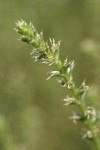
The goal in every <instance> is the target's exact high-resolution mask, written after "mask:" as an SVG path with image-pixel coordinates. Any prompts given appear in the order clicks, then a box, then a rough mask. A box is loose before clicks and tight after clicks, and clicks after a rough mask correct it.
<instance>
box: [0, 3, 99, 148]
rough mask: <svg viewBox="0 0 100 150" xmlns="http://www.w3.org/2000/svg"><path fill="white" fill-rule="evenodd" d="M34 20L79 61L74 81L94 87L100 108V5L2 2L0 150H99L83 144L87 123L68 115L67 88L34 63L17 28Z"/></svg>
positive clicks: (92, 96) (64, 52)
mask: <svg viewBox="0 0 100 150" xmlns="http://www.w3.org/2000/svg"><path fill="white" fill-rule="evenodd" d="M21 18H22V19H23V20H26V21H28V22H30V21H31V22H32V23H33V24H34V26H35V27H36V28H37V29H38V30H39V31H41V29H43V31H44V36H45V39H47V38H49V37H53V38H55V39H56V40H57V41H59V40H61V41H62V45H61V49H62V50H61V59H62V60H63V59H65V57H66V56H68V59H69V60H75V62H76V66H75V70H74V78H75V82H76V85H77V86H79V85H80V84H81V83H82V81H83V80H84V79H86V83H87V84H88V85H90V86H93V87H94V88H93V89H91V92H89V94H88V97H90V99H91V102H92V104H94V105H96V106H97V108H98V109H99V108H100V101H99V98H100V96H99V93H100V90H99V88H100V78H99V77H100V76H99V75H100V69H99V67H100V1H99V0H0V150H84V149H86V150H91V149H92V150H94V147H93V145H92V144H90V143H89V142H87V141H86V140H82V139H81V137H82V131H81V128H82V125H81V124H78V125H73V123H72V121H70V120H69V119H68V117H69V116H70V115H71V114H72V113H73V111H74V109H75V108H73V107H65V106H64V105H63V104H64V102H63V98H64V97H65V93H66V92H65V90H64V89H63V88H61V87H59V86H58V84H57V82H56V81H55V80H53V79H52V80H51V81H48V82H47V81H46V80H45V79H46V78H47V72H48V70H49V69H48V67H47V66H45V65H40V64H39V63H34V62H33V60H32V59H31V55H30V52H31V50H32V47H31V46H29V45H27V44H26V43H22V42H19V41H18V40H17V39H18V38H19V36H18V34H17V33H16V32H15V31H14V30H13V28H14V27H15V22H16V21H17V20H19V19H21Z"/></svg>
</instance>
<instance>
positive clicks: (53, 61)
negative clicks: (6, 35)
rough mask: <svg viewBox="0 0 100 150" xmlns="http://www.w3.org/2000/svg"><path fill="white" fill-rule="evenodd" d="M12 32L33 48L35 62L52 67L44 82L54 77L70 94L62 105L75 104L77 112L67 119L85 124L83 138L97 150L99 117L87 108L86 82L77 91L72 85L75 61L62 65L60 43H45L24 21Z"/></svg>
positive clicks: (98, 149) (50, 41)
mask: <svg viewBox="0 0 100 150" xmlns="http://www.w3.org/2000/svg"><path fill="white" fill-rule="evenodd" d="M15 30H16V31H17V32H18V33H20V34H21V37H20V40H21V41H24V42H27V43H29V44H31V45H32V46H33V50H32V52H31V55H32V58H33V59H34V61H41V63H45V64H48V65H49V66H51V65H55V67H56V70H53V71H51V72H49V76H48V78H47V79H51V78H53V77H57V80H58V82H59V83H60V85H61V86H62V87H65V88H67V89H68V90H69V91H70V92H69V93H67V94H66V97H65V98H64V102H65V105H77V106H78V107H79V108H80V112H78V113H77V112H76V113H74V114H73V116H72V117H70V119H72V120H73V121H74V122H75V121H80V122H82V123H83V124H84V126H85V132H84V134H83V138H87V139H89V140H91V141H93V142H94V144H95V145H96V149H97V150H100V148H98V146H97V145H98V144H97V143H98V142H97V141H98V140H97V139H98V138H97V137H98V129H97V128H96V122H97V121H98V120H99V118H100V116H99V115H98V112H97V111H96V109H95V108H94V107H93V106H88V105H87V103H86V100H85V95H86V92H87V91H88V90H89V87H88V86H87V85H85V81H83V83H82V84H81V86H80V87H79V88H76V86H75V83H74V81H73V75H72V73H73V69H74V66H75V63H74V61H71V62H68V60H67V59H65V60H64V62H62V61H61V60H60V56H59V54H60V41H59V42H57V43H56V42H55V40H54V39H51V38H50V39H49V40H48V42H45V41H44V38H43V32H40V33H38V32H37V30H36V28H35V27H34V26H33V25H32V23H29V24H28V23H26V22H25V21H23V20H21V21H18V22H17V23H16V29H15ZM68 90H67V91H68Z"/></svg>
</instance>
